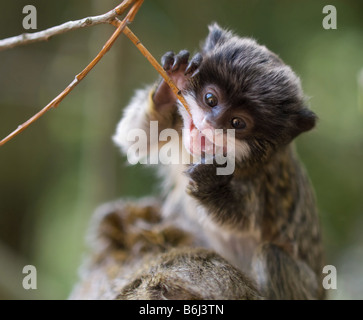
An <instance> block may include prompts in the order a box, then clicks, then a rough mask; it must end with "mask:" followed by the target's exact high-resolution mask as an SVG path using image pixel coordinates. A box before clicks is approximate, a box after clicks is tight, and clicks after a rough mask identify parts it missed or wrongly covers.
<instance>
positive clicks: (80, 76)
mask: <svg viewBox="0 0 363 320" xmlns="http://www.w3.org/2000/svg"><path fill="white" fill-rule="evenodd" d="M128 2H131V1H128ZM142 2H143V0H137V1H136V2H135V4H134V5H133V7H132V8H131V9H130V11H129V12H128V14H127V15H126V17H125V19H123V20H122V22H121V23H120V24H119V26H118V27H117V29H116V30H115V32H114V33H113V34H112V36H111V37H110V38H109V39H108V41H107V42H106V44H105V45H104V46H103V48H102V50H101V51H100V52H99V53H98V55H97V56H96V57H95V58H94V59H93V60H92V61H91V62H90V63H89V64H88V66H87V67H86V68H85V69H84V70H83V71H82V72H81V73H79V74H78V75H77V76H76V77H75V78H74V80H73V81H72V82H71V83H70V84H69V85H68V86H67V87H66V88H65V89H64V90H63V91H62V92H61V93H60V94H59V95H58V96H57V97H55V98H54V99H53V100H52V101H51V102H50V103H49V104H47V105H46V106H45V107H44V108H43V109H42V110H40V111H39V112H38V113H37V114H35V115H34V116H33V117H31V118H30V119H29V120H28V121H26V122H24V123H23V124H21V125H20V126H18V128H17V129H16V130H14V131H13V132H12V133H10V134H9V135H8V136H7V137H5V138H4V139H3V140H1V141H0V146H2V145H4V144H5V143H6V142H8V141H9V140H11V139H12V138H14V137H15V136H16V135H18V134H19V133H20V132H22V131H23V130H25V129H26V128H27V127H28V126H29V125H30V124H32V123H33V122H34V121H36V120H37V119H39V118H40V117H41V116H42V115H43V114H44V113H46V112H47V111H48V110H49V109H51V108H53V107H54V108H55V107H57V106H58V105H59V103H60V102H61V101H62V100H63V99H64V98H65V97H66V96H67V95H68V94H69V92H71V91H72V90H73V88H74V87H75V86H76V85H77V84H78V83H79V82H80V81H82V79H83V78H84V77H85V76H86V75H87V74H88V73H89V72H90V71H91V70H92V68H93V67H94V66H95V65H96V64H97V63H98V62H99V61H100V60H101V59H102V57H103V56H104V55H105V54H106V53H107V51H108V50H109V49H110V48H111V46H112V45H113V44H114V42H115V41H116V39H117V37H118V36H119V35H120V33H121V32H122V31H123V29H124V28H125V27H126V24H128V23H130V22H131V21H132V20H133V19H134V17H135V15H136V12H137V11H138V10H139V8H140V6H141V4H142ZM118 7H119V6H118Z"/></svg>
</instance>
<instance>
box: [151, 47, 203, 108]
mask: <svg viewBox="0 0 363 320" xmlns="http://www.w3.org/2000/svg"><path fill="white" fill-rule="evenodd" d="M201 63H202V55H201V54H200V53H197V54H196V55H195V56H194V57H193V58H192V59H191V60H190V62H189V52H188V51H187V50H182V51H180V52H179V53H178V54H177V55H175V54H174V52H172V51H168V52H167V53H165V54H164V55H163V57H162V58H161V64H162V66H163V68H164V70H165V71H166V72H167V74H168V76H169V77H170V79H171V80H172V81H173V82H174V84H175V85H176V86H177V87H178V89H179V90H183V89H185V87H186V85H187V82H188V81H189V79H190V78H191V77H193V76H194V74H195V72H196V70H197V69H198V67H199V66H200V64H201ZM176 100H177V97H176V95H175V94H174V92H173V91H172V90H171V89H170V87H169V85H168V84H167V83H166V82H165V80H162V81H161V82H160V84H159V85H158V87H157V88H156V90H155V92H154V95H153V102H154V104H155V109H156V110H157V111H159V112H168V111H170V112H172V111H174V110H175V109H176Z"/></svg>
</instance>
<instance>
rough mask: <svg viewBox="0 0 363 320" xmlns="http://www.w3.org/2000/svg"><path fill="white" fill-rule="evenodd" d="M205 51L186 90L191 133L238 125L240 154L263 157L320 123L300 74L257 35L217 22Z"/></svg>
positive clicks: (237, 139)
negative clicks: (242, 33) (249, 35)
mask: <svg viewBox="0 0 363 320" xmlns="http://www.w3.org/2000/svg"><path fill="white" fill-rule="evenodd" d="M202 56H203V61H202V63H201V65H200V67H199V69H198V71H199V72H198V73H197V74H196V75H195V76H193V77H192V78H191V79H190V81H189V82H188V85H187V87H186V88H185V90H184V95H185V98H186V101H187V103H188V105H189V107H190V111H191V114H192V119H190V116H188V115H187V114H186V112H183V111H182V115H183V118H184V125H185V127H186V131H187V132H186V134H185V136H186V138H190V137H188V135H190V136H193V135H194V136H195V135H197V134H198V132H201V131H203V130H205V129H223V130H226V129H235V154H236V158H240V159H241V160H243V159H246V160H247V159H250V160H253V161H258V160H259V159H263V158H264V157H266V156H267V155H268V154H270V153H271V152H273V150H276V149H278V148H279V147H280V146H283V145H286V144H288V143H289V142H290V141H291V140H292V139H294V138H295V137H296V136H297V135H299V134H300V133H302V132H304V131H308V130H310V129H312V128H313V127H314V125H315V122H316V116H315V114H314V113H313V112H312V111H310V110H309V109H308V108H307V107H306V101H305V99H304V95H303V92H302V89H301V84H300V80H299V78H298V77H297V76H296V75H295V73H294V72H293V71H292V70H291V68H290V67H289V66H287V65H286V64H284V63H283V61H282V60H281V59H280V58H279V57H278V56H277V55H275V54H274V53H272V52H271V51H269V50H268V49H267V48H266V47H264V46H261V45H259V44H257V42H256V41H255V40H253V39H249V38H240V37H238V36H236V35H234V34H233V33H231V32H229V31H226V30H223V29H221V28H220V27H219V26H218V25H217V24H212V25H211V26H210V27H209V35H208V36H207V38H206V40H205V42H204V45H203V47H202ZM188 128H189V131H188Z"/></svg>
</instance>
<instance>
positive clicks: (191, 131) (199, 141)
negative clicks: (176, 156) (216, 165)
mask: <svg viewBox="0 0 363 320" xmlns="http://www.w3.org/2000/svg"><path fill="white" fill-rule="evenodd" d="M187 122H188V123H186V125H185V129H184V130H183V141H184V146H185V147H186V149H187V151H188V152H189V153H190V154H192V155H193V156H197V157H198V156H200V157H205V156H208V155H210V156H213V155H215V154H216V152H217V151H218V148H220V147H219V146H218V145H216V144H215V143H214V141H216V139H215V132H214V130H212V129H203V130H200V129H199V128H198V127H197V125H196V124H195V122H194V121H193V119H192V118H191V117H188V119H187ZM222 150H223V149H222ZM222 152H223V151H222Z"/></svg>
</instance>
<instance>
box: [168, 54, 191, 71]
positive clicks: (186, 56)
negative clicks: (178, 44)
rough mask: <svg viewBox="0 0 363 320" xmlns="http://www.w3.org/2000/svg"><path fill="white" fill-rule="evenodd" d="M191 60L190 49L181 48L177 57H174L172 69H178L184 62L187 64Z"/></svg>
mask: <svg viewBox="0 0 363 320" xmlns="http://www.w3.org/2000/svg"><path fill="white" fill-rule="evenodd" d="M188 60H189V51H188V50H181V51H180V52H179V53H178V54H177V55H176V56H175V57H174V64H173V66H172V67H171V70H172V71H177V70H178V69H179V67H180V66H181V65H182V64H187V63H188Z"/></svg>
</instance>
